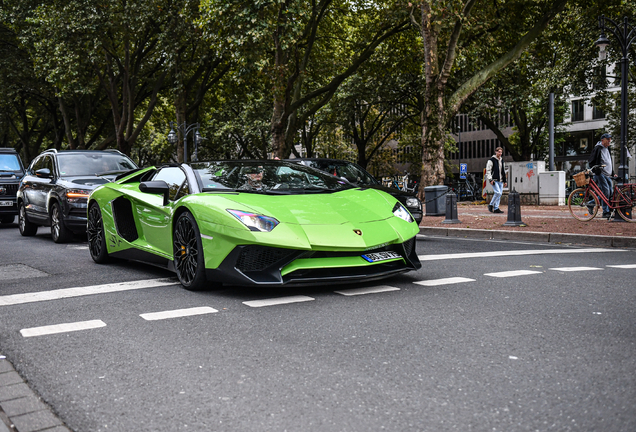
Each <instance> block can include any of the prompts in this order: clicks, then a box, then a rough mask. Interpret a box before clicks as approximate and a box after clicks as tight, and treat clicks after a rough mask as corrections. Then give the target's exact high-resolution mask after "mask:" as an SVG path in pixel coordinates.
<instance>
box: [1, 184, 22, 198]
mask: <svg viewBox="0 0 636 432" xmlns="http://www.w3.org/2000/svg"><path fill="white" fill-rule="evenodd" d="M0 186H1V187H3V188H4V189H5V191H6V192H5V193H4V195H0V196H16V195H17V193H18V186H19V185H18V184H17V183H12V184H0Z"/></svg>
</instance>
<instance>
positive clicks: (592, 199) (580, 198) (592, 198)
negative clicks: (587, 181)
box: [568, 188, 600, 222]
mask: <svg viewBox="0 0 636 432" xmlns="http://www.w3.org/2000/svg"><path fill="white" fill-rule="evenodd" d="M599 207H600V204H599V200H598V197H597V196H596V194H594V192H592V191H591V190H590V191H587V189H586V188H578V189H574V190H573V191H572V193H571V194H570V196H569V197H568V208H569V209H570V213H572V216H574V218H575V219H578V220H580V221H583V222H587V221H589V220H592V219H594V216H596V213H598V209H599Z"/></svg>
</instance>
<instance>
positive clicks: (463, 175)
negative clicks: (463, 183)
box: [459, 163, 468, 179]
mask: <svg viewBox="0 0 636 432" xmlns="http://www.w3.org/2000/svg"><path fill="white" fill-rule="evenodd" d="M467 172H468V164H465V163H460V164H459V178H460V179H465V178H466V173H467Z"/></svg>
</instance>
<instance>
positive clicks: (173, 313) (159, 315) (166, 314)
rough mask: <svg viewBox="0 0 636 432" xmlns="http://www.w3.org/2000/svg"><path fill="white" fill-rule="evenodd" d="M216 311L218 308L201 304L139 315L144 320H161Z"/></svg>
mask: <svg viewBox="0 0 636 432" xmlns="http://www.w3.org/2000/svg"><path fill="white" fill-rule="evenodd" d="M216 312H218V310H216V309H213V308H211V307H208V306H202V307H195V308H189V309H175V310H169V311H163V312H150V313H145V314H140V315H139V316H140V317H142V318H143V319H145V320H146V321H156V320H163V319H169V318H180V317H187V316H193V315H204V314H211V313H216Z"/></svg>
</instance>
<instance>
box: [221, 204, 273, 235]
mask: <svg viewBox="0 0 636 432" xmlns="http://www.w3.org/2000/svg"><path fill="white" fill-rule="evenodd" d="M227 211H228V212H230V214H232V215H233V216H234V217H236V218H237V219H238V220H240V221H241V222H242V223H243V224H244V225H245V226H246V227H248V228H249V229H250V231H261V232H270V231H271V230H273V229H274V228H276V225H278V224H279V223H280V222H278V221H277V220H276V219H274V218H273V217H269V216H263V215H259V214H254V213H246V212H243V211H240V210H230V209H227Z"/></svg>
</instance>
